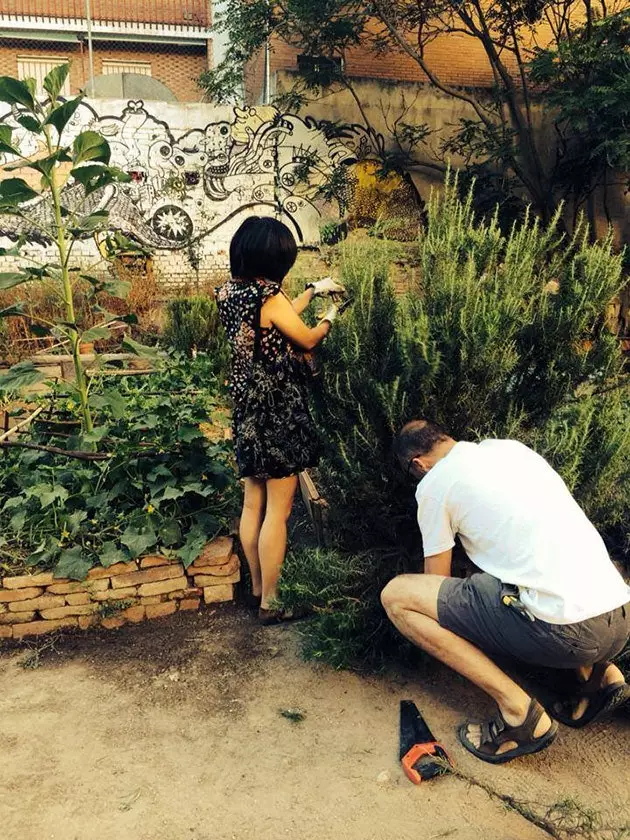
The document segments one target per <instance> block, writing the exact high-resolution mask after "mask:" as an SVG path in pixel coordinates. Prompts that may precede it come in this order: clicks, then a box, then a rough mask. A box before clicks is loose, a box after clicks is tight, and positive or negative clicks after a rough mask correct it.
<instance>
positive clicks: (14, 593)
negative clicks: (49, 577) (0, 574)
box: [0, 586, 44, 604]
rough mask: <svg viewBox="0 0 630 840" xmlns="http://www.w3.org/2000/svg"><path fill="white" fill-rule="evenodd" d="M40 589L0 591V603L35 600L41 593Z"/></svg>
mask: <svg viewBox="0 0 630 840" xmlns="http://www.w3.org/2000/svg"><path fill="white" fill-rule="evenodd" d="M43 591H44V590H43V589H42V588H41V587H34V586H33V587H28V588H27V589H0V603H4V604H10V603H11V602H13V601H28V600H32V599H33V598H37V597H38V596H39V595H41V594H42V593H43Z"/></svg>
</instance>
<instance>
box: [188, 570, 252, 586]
mask: <svg viewBox="0 0 630 840" xmlns="http://www.w3.org/2000/svg"><path fill="white" fill-rule="evenodd" d="M240 579H241V570H240V569H239V570H238V571H236V572H234V574H233V575H229V576H228V577H215V576H214V575H195V586H200V587H202V588H204V589H205V587H207V586H220V585H226V584H228V583H238V582H239V580H240Z"/></svg>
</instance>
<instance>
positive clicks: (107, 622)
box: [101, 615, 127, 630]
mask: <svg viewBox="0 0 630 840" xmlns="http://www.w3.org/2000/svg"><path fill="white" fill-rule="evenodd" d="M126 623H127V622H126V621H125V619H124V618H121V616H119V615H113V616H110V618H102V619H101V626H102V627H104V628H105V629H106V630H117V629H118V628H119V627H122V626H123V625H124V624H126Z"/></svg>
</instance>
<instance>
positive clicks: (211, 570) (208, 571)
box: [192, 554, 241, 577]
mask: <svg viewBox="0 0 630 840" xmlns="http://www.w3.org/2000/svg"><path fill="white" fill-rule="evenodd" d="M240 567H241V563H240V560H239V559H238V556H237V555H236V554H233V555H232V556H231V558H230V561H229V562H228V563H223V564H222V565H220V566H193V567H192V571H193V574H194V575H213V576H215V575H216V576H217V577H225V576H229V575H233V574H235V573H236V572H237V571H238V570H239V569H240Z"/></svg>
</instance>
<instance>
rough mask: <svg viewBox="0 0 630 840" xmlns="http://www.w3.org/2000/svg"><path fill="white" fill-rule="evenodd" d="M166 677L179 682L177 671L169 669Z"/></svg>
mask: <svg viewBox="0 0 630 840" xmlns="http://www.w3.org/2000/svg"><path fill="white" fill-rule="evenodd" d="M168 678H169V680H170V681H171V682H179V671H171V673H170V674H169V675H168Z"/></svg>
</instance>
